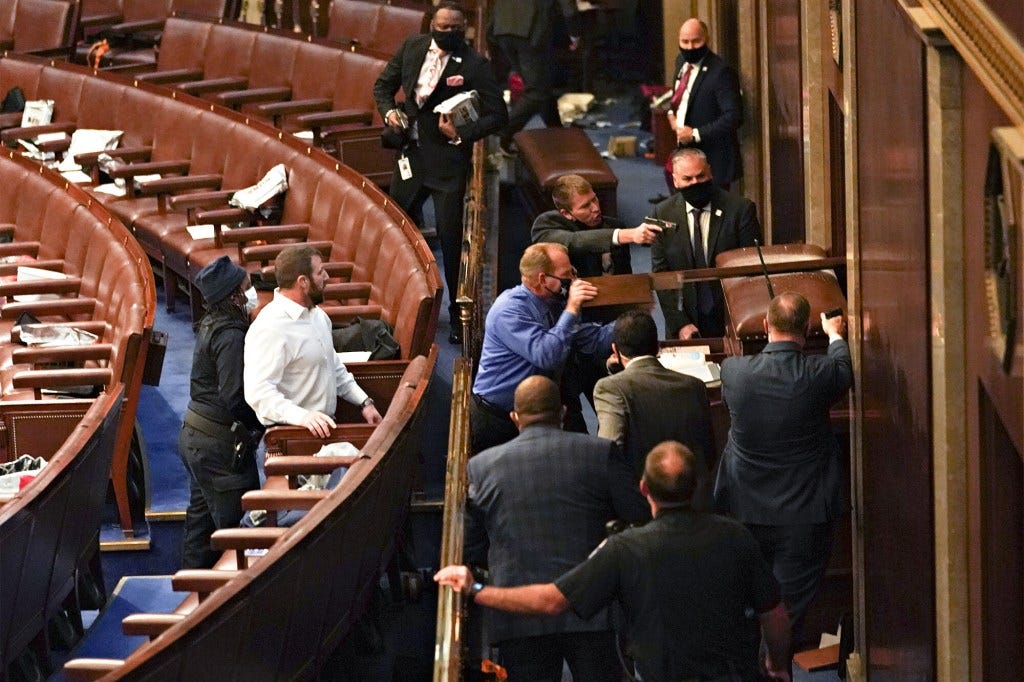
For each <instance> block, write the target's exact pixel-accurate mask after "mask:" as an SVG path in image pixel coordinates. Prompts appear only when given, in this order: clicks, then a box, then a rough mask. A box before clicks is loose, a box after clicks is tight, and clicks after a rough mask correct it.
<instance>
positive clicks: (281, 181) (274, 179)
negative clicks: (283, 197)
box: [228, 163, 288, 211]
mask: <svg viewBox="0 0 1024 682" xmlns="http://www.w3.org/2000/svg"><path fill="white" fill-rule="evenodd" d="M287 189H288V171H287V170H285V167H284V164H283V163H279V164H277V165H276V166H274V167H273V168H271V169H270V170H269V171H267V174H266V175H264V176H263V179H262V180H260V181H259V182H257V183H256V184H255V185H253V186H252V187H246V188H245V189H240V190H238V191H237V192H235V193H234V194H233V195H231V200H230V201H228V203H229V204H231V205H232V206H234V207H235V208H245V209H248V210H250V211H252V210H255V209H257V208H259V207H260V206H262V205H263V204H265V203H267V202H268V201H270V200H271V199H273V198H274V197H276V196H277V195H278V194H282V193H284V191H285V190H287Z"/></svg>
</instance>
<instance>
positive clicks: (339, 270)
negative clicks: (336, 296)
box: [260, 261, 356, 280]
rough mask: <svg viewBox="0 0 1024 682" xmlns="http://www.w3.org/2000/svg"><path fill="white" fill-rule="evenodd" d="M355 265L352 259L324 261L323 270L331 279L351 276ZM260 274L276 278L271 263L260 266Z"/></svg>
mask: <svg viewBox="0 0 1024 682" xmlns="http://www.w3.org/2000/svg"><path fill="white" fill-rule="evenodd" d="M355 267H356V264H355V263H353V262H352V261H333V262H327V263H324V270H325V271H326V272H327V276H328V277H331V278H333V279H338V278H350V277H352V271H353V270H355ZM260 274H262V275H263V276H264V277H265V278H267V279H271V280H272V279H276V278H275V275H274V266H273V265H266V266H264V267H262V268H260Z"/></svg>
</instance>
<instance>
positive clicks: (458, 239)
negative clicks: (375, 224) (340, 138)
mask: <svg viewBox="0 0 1024 682" xmlns="http://www.w3.org/2000/svg"><path fill="white" fill-rule="evenodd" d="M465 37H466V12H465V10H464V9H462V7H461V6H460V5H458V4H457V3H455V2H450V1H449V0H444V2H441V3H440V4H438V5H437V6H436V7H435V8H434V14H433V17H432V18H431V20H430V34H429V35H415V36H411V37H409V38H407V39H406V40H405V42H404V43H402V46H401V47H400V48H399V49H398V52H397V53H396V54H395V56H394V57H392V58H391V61H389V62H388V63H387V66H385V67H384V70H383V71H382V72H381V74H380V77H379V78H377V82H376V83H374V86H373V96H374V99H376V101H377V108H378V109H379V110H380V113H381V116H383V117H384V120H385V121H386V122H387V124H388V126H390V128H391V132H392V134H394V135H402V134H403V133H404V137H405V142H404V147H403V149H402V150H401V152H400V153H399V155H398V163H397V167H396V169H395V172H394V175H393V177H392V180H391V189H390V194H391V196H392V197H393V198H394V200H395V202H396V203H397V204H398V205H399V206H401V207H402V209H403V210H405V212H406V213H408V214H409V215H410V216H411V217H412V218H413V219H414V220H416V221H417V222H421V221H422V209H423V204H424V202H425V201H426V200H427V197H431V198H432V199H433V202H434V214H435V217H436V219H437V233H438V235H439V237H440V239H441V253H442V255H443V259H444V276H445V283H446V284H447V285H448V300H449V306H448V311H449V313H450V314H451V317H450V319H452V320H454V319H456V318H457V315H456V314H455V313H456V310H457V309H456V307H455V305H454V299H455V292H456V290H457V288H458V282H459V259H460V254H461V248H462V213H463V198H464V197H465V194H466V179H467V177H468V174H469V169H470V163H471V157H472V153H473V142H475V141H476V140H478V139H480V138H482V137H485V136H487V135H489V134H491V133H493V132H496V131H498V130H500V129H501V127H502V126H503V125H505V122H506V121H507V120H508V111H507V110H506V108H505V102H504V100H503V99H502V97H501V90H500V89H499V88H498V83H497V81H496V80H495V79H494V74H493V72H492V71H491V68H490V65H489V64H488V62H487V60H486V59H484V58H483V57H482V56H480V54H478V53H477V52H476V51H474V50H472V49H470V48H469V47H468V46H467V45H466V40H465ZM399 90H402V92H403V93H404V94H405V100H404V101H403V102H402V103H401V104H399V103H396V101H395V94H396V93H397V92H398V91H399ZM470 90H476V91H477V93H478V94H479V97H480V102H479V110H478V114H479V117H478V118H477V120H475V121H468V122H466V123H464V124H462V125H460V126H456V125H455V124H454V122H453V121H452V120H451V119H450V118H449V117H448V116H447V115H445V114H437V113H434V108H435V107H436V106H437V105H439V104H441V103H442V102H444V101H445V100H447V99H449V98H451V97H453V96H455V95H457V94H459V93H462V92H469V91H470ZM403 116H404V117H405V119H406V120H407V123H406V120H403ZM449 340H450V341H452V342H453V343H460V342H461V334H460V332H459V330H458V326H457V325H455V324H453V325H452V333H451V336H450V337H449Z"/></svg>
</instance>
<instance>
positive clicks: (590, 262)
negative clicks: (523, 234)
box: [530, 210, 633, 277]
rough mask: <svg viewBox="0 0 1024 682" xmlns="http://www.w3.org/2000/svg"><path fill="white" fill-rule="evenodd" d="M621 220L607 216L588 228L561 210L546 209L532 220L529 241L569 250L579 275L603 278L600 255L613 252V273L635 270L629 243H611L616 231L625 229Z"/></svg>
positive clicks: (625, 272)
mask: <svg viewBox="0 0 1024 682" xmlns="http://www.w3.org/2000/svg"><path fill="white" fill-rule="evenodd" d="M624 227H625V225H623V224H622V223H621V222H620V221H618V220H615V219H614V218H609V217H607V216H606V217H605V218H604V220H603V221H602V223H601V225H600V226H598V227H587V226H586V225H584V224H583V223H581V222H580V221H578V220H570V219H568V218H566V217H565V216H564V215H562V214H561V213H560V212H559V211H557V210H555V211H545V212H544V213H541V214H540V215H539V216H537V219H536V220H534V221H533V229H532V230H531V232H530V240H531V241H532V242H533V243H534V244H536V243H537V242H554V243H555V244H562V245H563V246H565V248H567V249H569V260H570V261H571V262H572V264H573V265H574V266H576V269H577V270H578V271H579V274H580V277H600V276H601V275H603V274H605V273H604V268H603V267H602V263H601V256H602V254H605V253H610V254H611V259H612V271H611V274H613V275H629V274H632V272H633V265H632V263H631V262H630V256H629V245H628V244H612V235H613V234H614V233H615V230H617V229H622V228H624Z"/></svg>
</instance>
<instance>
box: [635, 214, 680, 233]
mask: <svg viewBox="0 0 1024 682" xmlns="http://www.w3.org/2000/svg"><path fill="white" fill-rule="evenodd" d="M643 222H645V223H647V224H648V225H657V226H658V227H660V228H661V229H662V230H674V229H676V228H677V227H679V225H677V224H676V223H672V222H669V221H667V220H662V219H660V218H651V217H649V216H648V217H646V218H644V219H643Z"/></svg>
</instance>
